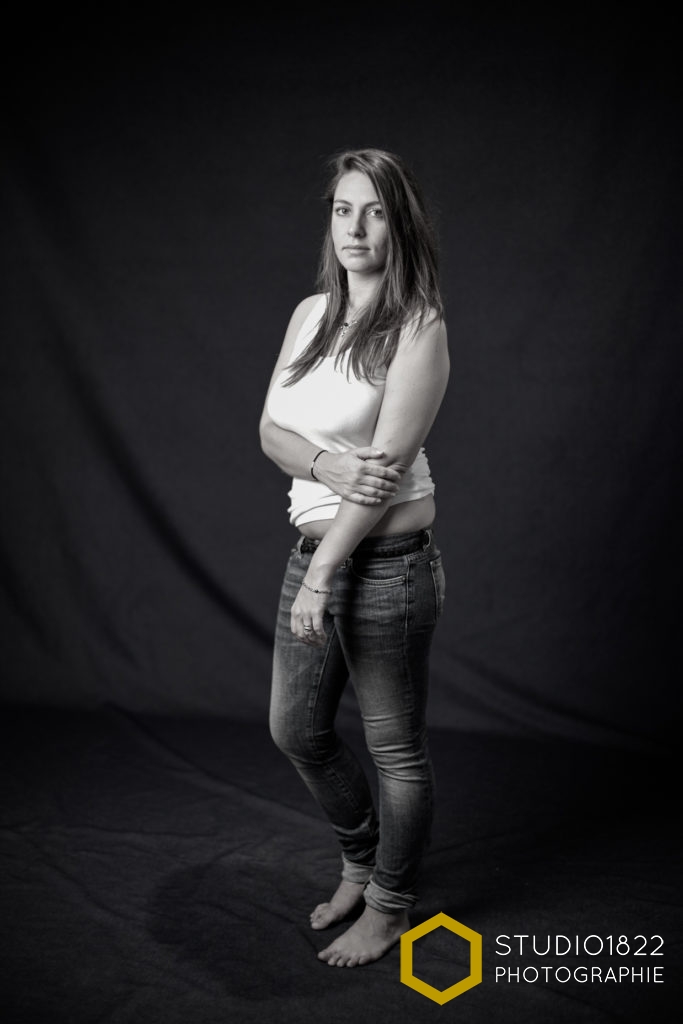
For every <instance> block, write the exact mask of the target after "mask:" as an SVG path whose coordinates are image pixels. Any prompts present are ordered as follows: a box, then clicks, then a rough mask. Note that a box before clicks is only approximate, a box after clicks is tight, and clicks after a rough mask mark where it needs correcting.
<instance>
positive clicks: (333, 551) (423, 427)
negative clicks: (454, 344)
mask: <svg viewBox="0 0 683 1024" xmlns="http://www.w3.org/2000/svg"><path fill="white" fill-rule="evenodd" d="M449 366H450V364H449V358H448V345H447V336H446V326H445V324H444V323H443V321H442V320H437V319H433V320H431V321H430V322H429V323H428V324H426V325H425V326H424V327H423V328H422V329H421V330H419V331H417V332H413V333H406V334H405V335H404V336H403V337H402V338H401V340H400V342H399V345H398V349H397V351H396V354H395V356H394V358H393V359H392V361H391V365H390V366H389V369H388V371H387V378H386V384H385V389H384V398H383V400H382V406H381V409H380V413H379V416H378V419H377V425H376V427H375V433H374V435H373V438H372V444H373V446H374V447H376V448H378V449H381V450H382V451H383V452H384V455H383V456H382V458H380V459H378V460H377V461H378V462H379V463H380V464H385V465H392V466H393V467H394V468H395V469H397V470H398V471H399V472H400V473H401V475H403V474H404V473H405V472H406V470H407V469H408V468H409V467H410V466H411V465H412V464H413V462H414V461H415V458H416V457H417V454H418V452H419V450H420V448H421V446H422V444H423V443H424V441H425V438H426V437H427V434H428V433H429V431H430V429H431V426H432V424H433V422H434V419H435V417H436V414H437V412H438V410H439V406H440V405H441V402H442V400H443V396H444V394H445V391H446V385H447V383H448V373H449ZM387 500H388V499H386V500H384V501H382V503H381V505H378V506H366V505H358V504H356V503H355V502H352V501H346V500H344V499H342V501H341V504H340V506H339V511H338V512H337V515H336V516H335V519H334V521H333V523H332V525H331V526H330V528H329V529H328V531H327V533H326V534H325V536H324V537H323V539H322V540H321V541H320V544H319V545H318V547H317V549H316V552H315V554H314V555H313V558H312V559H311V564H310V566H309V569H308V572H307V573H306V583H307V584H308V586H309V587H312V588H314V589H315V590H322V591H324V590H329V589H330V585H331V582H332V578H333V576H334V573H335V571H336V569H337V568H338V566H339V565H341V563H342V562H343V561H344V559H346V558H348V556H349V555H350V554H351V552H352V551H353V550H354V549H355V548H356V547H357V545H358V544H359V543H360V541H361V540H362V539H363V537H365V536H366V534H367V533H368V532H369V531H370V530H371V529H372V528H373V526H375V525H376V524H377V523H378V522H379V520H380V519H381V518H382V516H383V515H384V513H385V512H386V507H387ZM326 605H327V595H326V594H314V593H312V592H311V591H310V590H307V589H306V588H305V587H302V589H301V590H300V591H299V594H298V596H297V598H296V601H295V602H294V605H293V606H292V631H293V632H294V633H296V634H297V636H300V637H301V638H302V639H303V638H305V634H304V631H303V623H304V622H311V623H312V625H313V633H312V634H309V638H310V639H309V642H318V643H320V642H323V641H324V636H325V634H324V630H323V624H322V619H323V613H324V610H325V607H326Z"/></svg>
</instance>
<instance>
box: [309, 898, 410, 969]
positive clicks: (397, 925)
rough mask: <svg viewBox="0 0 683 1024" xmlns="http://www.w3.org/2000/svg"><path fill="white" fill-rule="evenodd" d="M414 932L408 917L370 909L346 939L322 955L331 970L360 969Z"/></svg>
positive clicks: (349, 930) (404, 913) (330, 947)
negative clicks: (404, 936)
mask: <svg viewBox="0 0 683 1024" xmlns="http://www.w3.org/2000/svg"><path fill="white" fill-rule="evenodd" d="M409 928H410V921H409V920H408V913H407V911H405V910H402V911H401V913H400V914H382V913H380V911H379V910H374V909H373V908H372V907H366V908H365V910H364V911H363V913H362V914H361V916H360V917H359V918H358V920H357V921H355V922H354V923H353V924H352V925H351V927H350V928H349V929H347V931H345V932H344V934H343V935H340V936H339V938H338V939H335V940H334V942H332V943H330V945H329V946H328V947H327V948H326V949H323V950H322V951H321V952H320V953H318V959H319V960H325V961H326V962H327V963H328V964H329V965H330V967H360V966H361V965H362V964H370V963H372V961H373V960H379V958H380V957H381V956H384V954H385V953H386V952H387V951H388V950H390V949H391V947H392V946H394V945H395V944H396V943H397V942H398V940H399V939H400V937H401V935H402V934H403V932H405V931H407V930H408V929H409Z"/></svg>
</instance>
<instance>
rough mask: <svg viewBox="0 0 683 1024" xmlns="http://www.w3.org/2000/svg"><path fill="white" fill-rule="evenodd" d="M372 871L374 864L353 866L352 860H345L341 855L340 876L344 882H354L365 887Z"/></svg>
mask: <svg viewBox="0 0 683 1024" xmlns="http://www.w3.org/2000/svg"><path fill="white" fill-rule="evenodd" d="M374 869H375V866H374V864H370V865H368V864H355V863H354V862H353V861H352V860H347V859H346V857H345V856H344V854H342V873H341V876H342V878H343V879H344V881H346V882H356V883H358V885H365V883H366V882H367V881H368V879H369V878H370V877H371V876H372V872H373V871H374Z"/></svg>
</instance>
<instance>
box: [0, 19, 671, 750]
mask: <svg viewBox="0 0 683 1024" xmlns="http://www.w3.org/2000/svg"><path fill="white" fill-rule="evenodd" d="M444 10H447V9H446V8H444ZM388 13H389V12H388V11H382V10H381V9H378V8H373V9H365V8H362V9H361V8H358V9H355V8H354V9H348V10H347V9H345V10H344V11H340V12H335V13H327V14H315V15H314V14H313V13H309V14H307V15H304V14H303V13H301V12H299V13H296V12H295V13H289V15H288V16H287V17H285V16H284V15H282V16H280V17H279V18H278V17H276V16H274V15H273V14H272V12H270V13H268V12H267V11H266V10H264V11H263V12H258V13H255V14H254V15H253V17H249V16H247V15H245V14H242V15H240V16H236V17H233V19H230V18H229V17H227V16H226V17H225V18H224V20H223V21H222V22H220V23H218V24H217V23H216V22H215V20H214V18H208V17H207V18H206V20H205V21H203V22H202V21H200V20H199V19H200V14H201V12H200V11H199V10H196V11H194V12H193V14H194V15H195V18H196V20H195V21H192V20H188V22H187V23H185V24H183V25H182V26H181V25H180V24H175V25H171V26H169V25H168V24H165V23H164V21H163V19H162V18H159V19H158V20H155V21H154V22H153V21H152V20H151V19H150V20H149V21H145V22H143V21H141V20H140V19H139V18H136V20H135V22H134V23H131V24H129V25H122V24H121V23H120V22H118V21H117V22H116V23H114V22H113V20H112V21H111V23H107V20H106V17H104V16H100V20H99V22H98V23H97V25H94V24H89V23H87V22H86V21H82V22H78V23H77V22H76V19H73V23H72V24H66V23H65V22H64V17H63V14H62V15H61V16H60V19H59V20H57V19H55V22H54V24H48V23H46V22H42V23H41V25H40V27H38V26H36V25H29V24H28V23H27V24H24V25H22V26H17V25H16V24H15V27H14V29H13V30H12V29H11V30H10V31H9V32H8V35H7V37H6V43H5V49H6V55H5V56H6V58H7V59H6V60H5V62H4V75H5V84H4V96H5V99H6V101H7V114H6V117H5V124H4V133H3V134H4V143H3V149H4V156H3V159H2V171H1V175H2V196H3V214H2V219H3V239H4V243H3V257H2V260H3V262H2V278H3V289H4V293H5V296H4V301H3V303H2V381H3V393H2V399H1V405H0V444H1V446H2V535H1V558H2V623H3V654H2V672H3V694H4V698H5V700H6V701H8V702H12V703H22V704H24V703H25V704H29V705H39V706H43V707H45V706H54V705H59V706H63V707H67V708H83V709H86V708H98V707H101V706H103V705H104V704H114V705H117V706H118V707H120V708H123V709H126V710H130V711H133V712H158V713H160V714H171V715H176V714H177V715H186V714H197V715H220V716H228V717H231V718H233V719H238V720H244V721H258V722H263V721H264V720H265V715H266V708H267V700H268V689H269V664H270V650H271V648H270V644H271V626H272V623H273V620H274V615H275V608H276V601H277V594H278V589H279V582H280V577H281V574H282V571H283V568H284V563H285V560H286V557H287V554H288V550H289V548H290V547H291V545H292V543H293V541H294V539H295V536H296V535H295V534H294V532H293V531H292V529H291V527H290V526H289V524H288V522H287V517H286V504H287V499H286V490H287V488H288V482H287V480H286V479H285V477H284V476H282V474H280V473H279V472H278V470H277V469H276V468H275V467H274V466H273V465H272V464H270V463H269V462H268V461H267V460H266V459H265V457H264V456H263V455H262V454H261V452H260V448H259V443H258V431H257V425H258V419H259V415H260V411H261V406H262V402H263V398H264V394H265V389H266V385H267V382H268V378H269V375H270V372H271V369H272V365H273V362H274V360H275V357H276V354H277V351H278V349H279V346H280V344H281V339H282V336H283V333H284V329H285V326H286V323H287V320H288V318H289V315H290V313H291V311H292V309H293V307H294V306H295V304H296V303H297V302H298V301H299V300H300V299H301V298H302V297H303V296H304V295H306V294H309V293H310V292H311V291H313V290H314V278H315V270H316V263H317V251H318V246H319V242H320V239H321V234H322V224H323V216H324V207H323V205H322V203H321V200H320V196H321V192H322V186H323V181H324V177H325V173H326V168H325V161H326V159H327V157H328V156H329V155H330V154H332V153H333V152H335V151H337V150H339V149H341V148H344V147H359V146H365V145H371V146H380V147H384V148H388V149H392V150H395V151H397V152H399V153H400V154H402V155H403V157H404V158H405V159H406V160H407V161H408V163H409V164H411V165H412V166H413V168H414V170H415V171H416V173H417V175H418V177H419V178H420V179H421V181H422V182H423V184H424V187H425V190H426V192H427V194H428V196H429V197H430V200H431V204H432V208H433V211H434V214H435V217H436V220H437V223H438V226H439V235H440V245H441V250H442V267H443V286H444V294H445V300H446V308H447V319H448V328H449V337H450V345H451V357H452V376H451V382H450V387H449V391H448V394H447V398H446V400H445V403H444V405H443V407H442V410H441V413H440V415H439V418H438V420H437V423H436V425H435V427H434V429H433V431H432V434H431V436H430V438H429V440H428V444H427V449H428V454H429V458H430V462H431V465H432V469H433V472H434V474H435V478H436V481H437V504H438V516H437V536H438V541H439V544H440V547H441V548H442V550H443V554H444V560H445V566H446V570H447V574H448V597H447V602H446V608H445V613H444V618H443V621H442V624H441V627H440V631H439V634H438V637H437V640H436V646H435V652H434V684H433V690H432V703H431V709H430V714H431V715H432V720H433V721H435V722H438V724H439V725H441V726H445V727H455V728H463V729H479V730H487V731H497V732H500V731H504V732H508V733H517V734H519V733H536V734H549V735H560V734H561V735H564V736H566V737H573V738H579V739H587V740H597V741H605V742H617V743H626V744H630V745H635V746H648V747H649V746H653V745H657V744H661V743H662V742H667V741H668V740H669V739H671V738H672V737H673V736H674V735H675V730H676V729H677V728H678V726H679V725H680V705H679V702H678V691H679V686H678V677H679V676H680V671H681V657H680V642H679V637H678V632H679V631H678V620H679V609H680V604H679V601H678V591H679V580H680V576H681V568H682V565H681V561H682V560H681V545H680V539H679V537H680V533H679V520H680V509H681V502H680V497H681V493H680V490H681V487H680V454H681V440H682V437H681V402H680V377H681V370H682V366H681V363H682V359H681V345H680V325H681V299H680V258H681V244H680V229H681V199H680V193H681V189H680V181H681V170H682V168H681V147H680V139H681V129H680V113H681V111H680V106H679V104H678V101H677V99H676V89H677V86H678V85H680V81H679V78H680V76H679V75H678V72H677V63H678V59H679V57H678V53H677V52H675V51H674V46H673V39H674V32H673V25H672V24H667V23H666V19H662V16H661V13H660V14H657V16H656V17H655V14H654V13H653V14H652V21H651V23H649V24H643V22H642V20H640V21H638V22H636V21H635V19H634V20H633V21H631V22H629V20H628V17H626V16H625V15H624V12H623V11H622V12H621V13H620V16H619V19H618V21H617V20H613V19H612V18H611V17H610V16H609V15H608V14H603V15H602V16H600V15H598V14H597V13H596V11H592V12H591V14H590V17H588V16H586V17H585V18H584V17H583V16H582V15H580V14H578V13H575V14H573V15H571V16H569V15H563V16H561V17H560V16H557V15H555V16H554V17H553V20H552V21H551V20H549V19H548V20H546V21H543V20H539V19H538V18H536V19H534V20H531V19H528V20H524V19H521V18H520V19H512V18H508V19H507V20H504V21H501V20H492V21H490V22H487V21H485V20H484V19H483V18H482V19H481V20H479V19H477V18H475V17H474V16H467V17H464V16H458V15H457V14H456V15H453V14H449V16H448V19H446V17H445V15H442V14H440V13H437V12H436V11H435V10H432V9H430V8H422V9H420V11H414V12H413V14H412V15H411V17H410V19H408V20H405V21H404V20H402V19H401V18H400V17H399V16H398V15H397V14H393V15H392V16H391V20H390V21H388V20H387V18H388ZM655 13H656V12H655ZM188 17H189V15H188ZM348 700H349V702H350V701H351V698H350V697H349V698H348ZM348 710H350V706H349V708H348Z"/></svg>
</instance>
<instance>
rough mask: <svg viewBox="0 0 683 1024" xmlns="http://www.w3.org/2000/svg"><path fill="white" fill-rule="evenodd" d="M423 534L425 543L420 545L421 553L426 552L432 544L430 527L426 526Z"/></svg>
mask: <svg viewBox="0 0 683 1024" xmlns="http://www.w3.org/2000/svg"><path fill="white" fill-rule="evenodd" d="M424 534H425V542H424V544H423V545H422V550H423V551H426V550H427V548H429V547H431V543H432V531H431V527H429V526H428V527H426V529H425V530H424Z"/></svg>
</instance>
